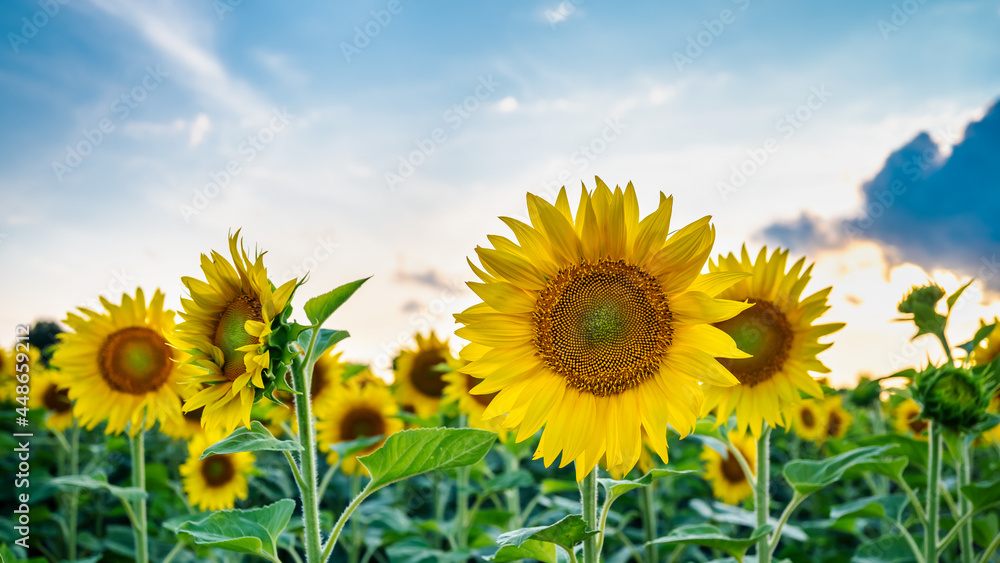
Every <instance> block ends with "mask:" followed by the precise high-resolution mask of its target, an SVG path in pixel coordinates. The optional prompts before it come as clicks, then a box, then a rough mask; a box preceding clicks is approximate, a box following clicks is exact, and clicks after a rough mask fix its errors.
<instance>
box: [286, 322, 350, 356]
mask: <svg viewBox="0 0 1000 563" xmlns="http://www.w3.org/2000/svg"><path fill="white" fill-rule="evenodd" d="M312 333H313V329H311V328H307V329H305V330H303V331H302V333H301V334H299V339H298V343H299V346H301V347H302V349H303V350H308V349H309V341H310V340H311V339H312ZM350 335H351V333H349V332H347V331H346V330H331V329H328V328H321V329H319V334H318V335H316V343H315V344H314V345H313V356H312V357H313V358H318V357H320V356H322V355H323V354H325V353H326V351H327V350H329V349H330V348H333V347H334V345H336V344H337V343H338V342H340V341H341V340H343V339H345V338H347V337H348V336H350Z"/></svg>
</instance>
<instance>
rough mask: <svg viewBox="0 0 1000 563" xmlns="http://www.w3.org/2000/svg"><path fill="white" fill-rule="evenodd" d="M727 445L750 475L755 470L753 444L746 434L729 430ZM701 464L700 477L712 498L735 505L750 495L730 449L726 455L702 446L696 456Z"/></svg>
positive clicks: (741, 469) (754, 445)
mask: <svg viewBox="0 0 1000 563" xmlns="http://www.w3.org/2000/svg"><path fill="white" fill-rule="evenodd" d="M729 442H730V443H731V444H732V445H733V446H734V447H735V448H736V449H737V450H739V452H740V455H742V456H743V459H744V460H745V461H746V462H747V466H748V467H749V468H750V471H751V472H753V471H754V467H756V466H757V444H756V443H755V442H754V440H753V439H752V438H751V437H750V436H749V435H747V434H741V433H739V432H738V431H735V430H732V431H730V432H729ZM699 457H700V458H701V460H702V461H704V462H705V470H704V472H703V473H702V477H704V478H705V480H706V481H708V482H709V483H711V485H712V494H713V495H715V498H717V499H719V500H721V501H722V502H725V503H727V504H739V503H741V502H743V500H744V499H746V498H748V497H750V496H751V495H752V494H753V484H752V483H751V482H750V481H749V480H747V476H746V473H744V472H743V468H742V467H741V466H740V462H739V461H738V460H737V458H736V455H735V453H734V452H733V449H732V448H729V447H728V446H727V448H726V455H725V457H723V455H722V454H720V453H719V452H717V451H716V450H715V449H714V448H712V447H710V446H707V445H706V446H703V447H702V450H701V455H700V456H699Z"/></svg>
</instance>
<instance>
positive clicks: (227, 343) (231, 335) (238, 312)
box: [212, 295, 264, 381]
mask: <svg viewBox="0 0 1000 563" xmlns="http://www.w3.org/2000/svg"><path fill="white" fill-rule="evenodd" d="M247 321H258V322H263V321H264V316H263V315H261V312H260V301H257V300H256V299H254V298H253V297H250V296H249V295H240V296H238V297H236V298H235V299H233V300H232V301H230V302H229V305H226V309H225V310H224V311H223V312H222V316H221V317H219V325H218V327H216V329H215V340H214V341H213V342H212V343H213V344H215V345H216V346H217V347H218V348H219V349H220V350H222V357H223V360H224V365H223V367H222V375H224V376H225V377H226V379H228V380H230V381H233V380H235V379H236V378H237V377H239V376H241V375H243V374H244V373H246V372H247V367H246V364H244V363H243V356H244V355H246V352H240V351H239V348H242V347H243V346H249V345H251V344H257V342H258V340H257V337H256V336H253V335H252V334H250V333H248V332H247V331H246V328H244V325H245V324H246V322H247Z"/></svg>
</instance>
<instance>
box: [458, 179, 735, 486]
mask: <svg viewBox="0 0 1000 563" xmlns="http://www.w3.org/2000/svg"><path fill="white" fill-rule="evenodd" d="M527 200H528V215H529V217H530V220H531V225H528V224H526V223H523V222H521V221H518V220H516V219H511V218H507V217H501V218H500V219H501V221H503V222H504V223H506V224H507V226H509V227H510V228H511V230H512V231H513V232H514V236H515V237H516V239H517V241H518V242H516V243H515V242H513V241H511V240H510V239H508V238H505V237H501V236H492V235H491V236H490V237H489V240H490V242H491V243H492V244H493V248H477V249H476V253H477V254H478V255H479V259H480V261H481V262H482V265H483V268H485V271H484V270H482V269H480V268H478V267H476V266H475V265H474V264H472V263H471V261H470V266H472V269H473V271H474V272H475V274H476V275H477V276H478V277H479V278H480V279H481V280H482V283H469V287H470V288H472V290H473V291H474V292H475V293H476V294H477V295H478V296H479V297H480V298H481V299H482V300H483V303H480V304H477V305H474V306H472V307H470V308H469V309H467V310H465V311H464V312H463V313H461V314H458V315H456V316H455V318H456V319H457V320H458V322H460V323H462V324H464V325H465V326H464V327H462V328H460V329H458V330H457V331H456V334H457V335H458V336H460V337H462V338H465V339H467V340H469V341H470V342H471V343H470V344H468V345H467V346H466V347H465V348H464V349H463V350H462V354H461V356H462V358H463V359H465V360H468V361H469V362H470V363H469V364H468V365H467V366H465V367H464V368H462V371H464V372H465V373H468V374H469V375H472V376H474V377H478V378H482V379H483V382H482V383H480V384H479V385H477V386H476V388H475V389H474V390H473V392H474V393H476V394H490V393H497V395H496V396H495V397H494V398H493V400H492V401H491V402H490V405H489V406H488V407H487V408H486V411H485V412H484V413H483V418H486V419H489V418H493V417H495V416H498V415H503V414H506V417H505V418H504V419H503V425H504V427H505V428H515V427H519V432H518V435H517V441H519V442H520V441H522V440H526V439H527V438H528V437H530V436H532V435H533V434H535V433H536V432H537V431H538V430H539V429H540V428H542V427H543V426H544V427H545V430H544V432H543V434H542V437H541V440H540V442H539V445H538V449H537V451H536V452H535V457H536V459H537V458H542V459H544V463H545V464H546V465H550V464H551V463H552V462H553V461H555V458H556V457H559V456H560V455H561V466H565V465H567V464H569V463H570V462H576V468H577V471H576V476H577V479H578V480H582V479H583V478H584V477H586V476H587V475H588V474H589V473H590V471H591V470H592V469H593V468H594V466H595V465H596V464H597V463H598V461H599V460H600V459H601V458H602V456H606V461H607V465H608V467H609V469H610V471H611V472H612V474H613V475H616V476H620V475H624V474H625V473H628V471H629V470H631V469H632V468H633V467H634V466H635V464H636V463H637V461H638V459H639V455H640V452H641V449H642V447H641V438H640V436H641V434H642V432H641V430H642V429H645V430H646V433H647V434H648V435H649V437H650V441H651V442H652V445H653V447H654V450H655V451H656V453H657V454H658V455H659V456H660V458H662V459H663V461H664V462H666V460H667V439H666V438H667V425H668V424H670V425H671V426H673V427H674V429H675V430H677V431H678V432H679V433H680V434H681V435H682V436H686V435H687V434H689V433H690V432H691V430H692V429H693V427H694V423H695V420H696V419H697V417H698V413H699V412H700V410H701V406H702V402H703V394H702V391H701V387H700V385H699V382H703V381H707V382H711V383H714V384H716V385H719V386H724V385H733V384H735V383H737V380H736V378H734V377H733V376H732V374H730V373H729V371H727V370H726V369H725V368H724V367H723V366H722V365H721V364H719V362H718V361H716V360H715V358H716V357H734V358H742V357H746V354H744V353H742V352H740V351H739V350H738V349H737V348H736V346H735V345H734V343H733V340H732V339H731V338H730V337H729V336H727V335H726V334H725V333H724V332H722V331H721V330H719V329H717V328H714V327H713V326H712V325H711V323H715V322H719V321H723V320H725V319H728V318H730V317H732V316H733V315H736V314H738V313H739V312H741V311H742V310H744V309H745V308H746V307H748V305H746V304H744V303H738V302H734V301H728V300H722V299H715V297H714V296H715V295H716V294H717V293H718V292H719V291H721V290H723V289H724V288H726V287H728V286H729V285H730V284H732V283H734V282H736V281H738V280H739V279H740V278H742V277H744V276H745V274H735V275H733V274H721V275H718V274H716V275H710V276H699V272H700V271H701V269H702V267H703V266H704V264H705V260H706V259H707V258H708V254H709V253H710V252H711V249H712V244H713V243H714V241H715V229H714V227H712V226H711V225H710V224H709V221H710V219H711V218H710V217H704V218H702V219H700V220H698V221H696V222H694V223H692V224H690V225H688V226H686V227H683V228H681V229H680V230H678V231H676V232H675V233H674V234H673V235H672V236H670V237H669V238H668V234H669V233H670V215H671V208H672V206H673V198H668V197H666V196H665V195H663V194H662V193H661V194H660V203H659V207H658V209H657V210H656V211H655V212H654V213H653V214H651V215H649V216H648V217H646V218H644V219H643V220H642V222H640V221H639V204H638V201H637V199H636V194H635V189H634V188H633V187H632V184H631V183H630V184H629V185H628V186H627V188H626V189H625V191H624V192H623V191H622V190H621V188H617V187H616V188H615V191H614V192H612V191H611V190H610V189H609V188H608V186H607V185H605V184H604V182H602V181H601V180H600V179H599V178H598V179H597V188H596V189H595V190H594V192H593V193H590V192H588V191H587V189H586V188H585V187H584V188H583V190H582V192H581V196H580V204H579V207H578V210H577V213H576V215H575V218H574V215H573V213H572V212H571V210H570V206H569V202H568V200H567V197H566V191H565V189H563V190H561V191H560V192H559V195H558V197H557V199H556V203H555V205H552V204H551V203H549V202H547V201H544V200H542V199H541V198H539V197H536V196H534V195H532V194H528V196H527Z"/></svg>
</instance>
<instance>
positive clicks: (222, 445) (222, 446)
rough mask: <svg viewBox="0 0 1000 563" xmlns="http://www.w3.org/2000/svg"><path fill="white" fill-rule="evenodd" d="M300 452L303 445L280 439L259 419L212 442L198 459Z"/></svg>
mask: <svg viewBox="0 0 1000 563" xmlns="http://www.w3.org/2000/svg"><path fill="white" fill-rule="evenodd" d="M265 451H266V452H300V451H302V446H301V445H300V444H299V443H298V442H295V441H293V440H279V439H277V438H275V437H274V436H273V435H272V434H271V431H270V430H268V429H267V428H265V427H264V425H263V424H261V423H260V422H259V421H257V420H254V421H252V422H251V423H250V428H246V427H243V428H237V429H236V430H233V433H232V434H230V435H229V436H227V437H225V438H223V439H222V440H219V441H218V442H216V443H214V444H212V445H211V446H209V447H208V448H206V449H205V451H204V452H203V453H202V454H201V457H200V458H198V459H205V458H206V457H208V456H210V455H219V454H235V453H238V452H265Z"/></svg>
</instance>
